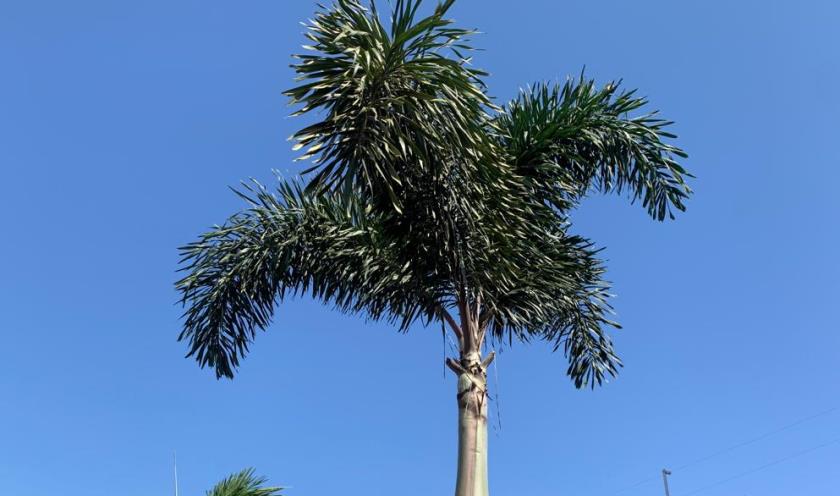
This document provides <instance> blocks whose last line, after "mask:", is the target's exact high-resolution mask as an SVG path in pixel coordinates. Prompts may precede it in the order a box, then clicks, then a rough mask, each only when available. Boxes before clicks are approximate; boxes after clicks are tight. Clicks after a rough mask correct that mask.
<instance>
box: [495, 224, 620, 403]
mask: <svg viewBox="0 0 840 496" xmlns="http://www.w3.org/2000/svg"><path fill="white" fill-rule="evenodd" d="M565 227H566V226H557V225H556V224H555V226H554V227H546V231H544V232H543V234H544V235H543V236H539V237H530V238H529V237H525V238H522V239H520V240H519V241H518V243H519V246H518V247H517V248H516V249H515V250H513V252H511V253H508V254H506V257H507V258H508V259H509V260H508V266H509V267H510V266H514V267H516V268H517V270H514V271H511V272H509V273H508V275H507V276H506V277H496V276H494V277H493V279H492V280H490V281H485V282H484V283H483V285H482V289H483V293H482V294H483V295H484V302H485V303H484V306H485V311H484V313H485V316H484V318H483V320H484V322H482V324H483V325H487V326H488V331H489V332H490V333H491V335H492V337H493V338H494V339H495V340H496V341H497V342H504V341H507V342H508V343H509V342H511V341H512V340H513V339H514V338H515V339H518V340H520V341H523V342H528V341H531V340H533V339H539V340H544V341H548V342H550V343H552V344H553V346H554V350H558V349H561V348H562V349H563V351H564V353H565V355H566V357H567V358H568V359H569V363H570V365H569V368H568V370H567V373H568V375H569V376H570V377H571V378H572V380H573V381H574V383H575V385H576V386H577V387H583V386H592V387H594V386H595V385H600V384H601V383H603V381H604V380H605V379H606V378H607V376H615V375H616V374H617V372H618V368H619V367H620V366H621V362H620V360H619V359H618V357H617V356H616V354H615V352H614V350H613V345H612V341H611V340H610V338H609V336H608V335H607V333H606V329H607V328H609V327H619V326H618V324H616V323H615V322H613V321H612V320H610V319H609V318H608V317H609V315H610V314H611V313H612V309H611V307H610V305H609V303H608V298H609V297H610V294H609V292H608V291H609V284H608V283H607V282H606V281H605V280H604V279H603V276H604V272H605V270H604V268H603V264H602V262H601V261H600V260H599V259H598V258H597V254H598V251H599V250H597V249H595V248H594V247H593V244H592V242H591V241H589V240H587V239H585V238H583V237H580V236H573V235H568V234H567V233H566V232H565ZM510 258H515V260H510ZM488 263H491V264H492V261H488Z"/></svg>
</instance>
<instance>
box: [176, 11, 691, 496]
mask: <svg viewBox="0 0 840 496" xmlns="http://www.w3.org/2000/svg"><path fill="white" fill-rule="evenodd" d="M453 2H454V0H445V1H442V2H440V3H438V4H437V6H436V7H435V8H434V11H433V12H432V13H431V15H429V16H427V17H422V16H420V15H419V14H418V12H419V9H420V4H421V2H420V0H395V1H394V2H393V11H392V13H391V16H390V20H389V21H387V22H386V21H383V20H382V19H381V17H380V15H379V13H378V12H377V10H376V5H375V4H374V3H371V4H370V5H369V6H368V7H366V6H364V5H363V4H362V3H360V2H359V1H357V0H337V1H336V3H335V4H334V5H333V6H332V7H322V9H321V10H320V11H319V12H318V14H317V15H316V16H315V17H314V19H313V20H312V21H311V23H310V24H309V28H308V31H307V33H306V36H307V38H308V39H309V40H310V42H311V44H310V45H309V46H307V47H305V48H307V53H305V54H302V55H299V56H297V60H298V61H297V63H296V65H295V66H294V67H295V70H296V71H297V73H298V75H299V78H298V79H299V81H300V83H301V84H300V85H299V86H297V87H295V88H293V89H291V90H289V91H288V92H287V95H288V96H289V97H290V98H291V100H292V102H293V103H294V104H296V105H298V106H299V110H298V111H297V112H296V114H297V115H301V114H314V115H317V116H318V117H317V118H316V119H315V122H313V123H311V124H310V125H308V126H306V127H305V128H303V129H302V130H300V131H299V132H298V133H297V134H296V135H295V140H296V141H297V143H296V145H295V149H296V150H302V158H304V159H311V160H312V166H311V167H310V168H309V169H307V170H306V171H304V172H303V173H302V175H301V177H300V178H299V179H297V180H294V181H290V182H284V181H281V182H280V185H279V186H278V188H277V189H276V191H271V190H269V189H268V188H266V187H263V186H261V185H259V184H257V183H253V184H247V185H246V186H245V187H244V188H242V189H241V191H239V194H240V195H241V196H242V197H243V198H244V199H245V201H246V202H247V204H248V208H247V209H246V210H245V211H243V212H240V213H238V214H236V215H234V216H232V217H231V218H230V219H229V220H228V221H227V222H226V223H225V224H224V225H221V226H218V227H216V228H215V229H213V230H211V231H210V232H208V233H206V234H204V235H202V236H201V237H200V238H199V239H198V240H197V241H196V242H194V243H191V244H189V245H187V246H185V247H183V248H182V255H183V265H182V270H184V271H185V272H186V275H185V276H184V278H183V279H181V280H180V281H179V282H178V283H177V288H178V289H179V291H180V292H181V293H182V297H183V301H184V304H185V305H186V307H187V310H186V313H185V322H184V329H183V331H182V333H181V335H180V339H182V340H186V341H188V342H189V355H188V356H193V357H195V358H196V360H197V361H198V362H199V364H200V365H201V366H209V367H211V368H213V369H215V372H216V375H217V377H233V375H234V372H235V370H236V369H237V367H238V365H239V363H240V359H241V358H242V357H243V356H244V355H245V354H246V353H247V351H248V348H249V346H250V345H251V343H252V341H253V340H254V338H255V337H256V334H257V331H258V330H260V329H266V328H267V327H268V326H269V324H270V322H271V321H272V318H273V316H274V312H275V308H276V306H277V304H278V303H279V302H282V301H283V300H284V299H285V298H287V297H291V296H295V295H310V296H312V297H314V298H316V299H319V300H321V301H323V302H324V303H327V304H331V305H333V306H334V307H335V308H337V309H339V310H341V311H343V312H347V313H351V314H362V315H365V316H367V317H368V318H370V319H372V320H385V321H387V322H390V323H392V324H394V326H395V327H396V328H397V329H399V330H400V331H407V330H408V329H409V328H411V327H412V326H413V325H414V324H415V323H418V322H419V323H420V324H424V325H426V326H430V325H435V324H439V325H442V326H444V327H446V328H448V330H449V332H451V334H452V336H453V338H454V340H455V341H456V342H457V344H458V348H459V350H458V351H459V353H458V356H457V357H452V358H448V359H447V360H446V363H447V365H448V366H449V368H450V369H452V371H453V372H454V373H455V374H456V375H457V377H458V383H457V403H458V412H459V414H458V425H459V430H458V465H457V466H458V468H457V480H456V496H487V494H488V492H489V491H488V479H487V399H488V395H487V377H486V372H487V368H488V366H489V365H490V363H491V361H492V360H493V356H494V354H493V352H492V351H490V352H488V351H487V350H488V347H490V346H502V345H505V344H507V345H509V344H511V343H513V342H514V341H521V342H529V341H532V340H544V341H548V342H549V343H552V344H553V347H554V349H555V350H563V352H564V353H565V356H566V357H567V358H568V361H569V366H568V369H567V374H568V375H569V377H570V378H571V379H572V380H573V382H574V384H575V385H576V386H577V387H579V388H580V387H585V386H593V387H594V386H595V385H599V384H601V383H603V382H604V381H605V380H606V379H608V378H609V377H610V376H614V375H615V374H616V373H617V370H618V368H619V367H620V361H619V359H618V357H617V356H616V353H615V352H614V350H613V346H612V342H611V340H610V337H609V335H608V333H607V329H608V328H610V327H617V324H616V323H614V322H613V321H612V320H611V319H610V318H609V316H610V314H611V310H610V307H609V304H608V297H609V294H608V284H607V283H606V282H605V280H604V278H603V276H604V267H603V264H602V262H601V260H600V259H599V258H598V251H599V250H598V248H596V247H595V245H594V243H593V242H592V241H590V240H588V239H586V238H584V237H582V236H579V235H575V234H572V233H571V217H570V214H571V212H572V211H573V210H574V209H575V208H576V207H577V206H578V205H579V204H580V203H581V201H582V200H583V199H584V198H585V197H586V196H587V195H588V194H590V193H592V192H603V193H619V194H625V195H626V196H628V197H629V198H630V199H631V200H633V201H638V202H639V203H641V205H642V206H643V207H644V208H645V209H646V210H647V212H648V213H649V214H650V216H651V217H653V218H654V219H657V220H663V219H665V218H668V217H673V213H674V211H676V210H684V208H685V205H684V202H685V200H686V199H687V198H688V196H689V195H690V193H691V190H690V189H689V187H688V185H687V184H686V178H687V177H690V175H689V174H688V173H687V172H686V171H685V170H684V169H683V168H682V166H681V165H679V163H678V162H677V160H678V159H680V158H684V157H685V156H686V155H685V154H684V153H683V152H682V150H680V149H679V148H677V147H676V146H674V145H671V144H669V143H668V142H667V141H668V140H669V139H672V138H674V137H675V136H674V135H673V134H671V133H670V132H669V131H668V130H667V128H668V126H669V125H670V124H671V123H670V122H669V121H667V120H664V119H661V118H660V117H658V115H657V114H656V113H655V112H652V113H649V112H643V111H641V109H642V107H644V106H645V104H646V103H647V102H646V100H645V99H644V98H639V97H637V96H635V94H634V92H633V91H622V90H620V89H619V85H618V84H616V83H609V84H607V85H605V86H602V87H597V86H596V85H595V83H594V82H593V81H591V80H588V79H586V78H585V77H583V76H581V77H580V78H578V79H572V80H569V81H567V82H566V83H565V84H562V85H552V84H537V85H534V86H532V87H530V88H529V89H527V90H525V91H522V92H521V94H520V95H519V96H518V97H517V98H515V99H514V100H513V101H512V102H510V103H509V104H507V105H505V106H503V107H497V106H495V105H494V104H493V103H492V102H491V99H490V98H489V97H488V96H487V91H486V86H485V84H484V82H483V77H484V76H485V73H483V72H481V71H480V70H477V69H475V68H473V67H472V66H471V65H470V64H469V58H468V53H469V51H470V49H471V48H470V46H469V44H468V42H467V38H468V37H469V36H470V35H471V34H472V33H473V31H471V30H466V29H460V28H457V27H455V26H454V25H453V23H452V21H450V20H448V19H447V18H446V15H447V12H448V11H449V10H450V8H451V7H452V4H453Z"/></svg>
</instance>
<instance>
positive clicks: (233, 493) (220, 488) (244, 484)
mask: <svg viewBox="0 0 840 496" xmlns="http://www.w3.org/2000/svg"><path fill="white" fill-rule="evenodd" d="M266 482H267V479H266V478H265V477H259V476H256V475H254V469H252V468H249V469H245V470H243V471H241V472H239V473H236V474H233V475H231V476H229V477H228V478H226V479H224V480H223V481H221V482H219V483H218V484H216V486H215V487H213V489H211V490H209V491H207V496H280V491H281V490H282V489H283V488H281V487H264V486H265V483H266Z"/></svg>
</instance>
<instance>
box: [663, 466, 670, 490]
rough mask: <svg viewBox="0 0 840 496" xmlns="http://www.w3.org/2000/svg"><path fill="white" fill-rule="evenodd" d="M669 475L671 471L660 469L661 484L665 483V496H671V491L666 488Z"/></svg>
mask: <svg viewBox="0 0 840 496" xmlns="http://www.w3.org/2000/svg"><path fill="white" fill-rule="evenodd" d="M669 475H671V471H670V470H668V469H667V468H663V469H662V482H664V483H665V496H671V490H670V489H669V488H668V476H669Z"/></svg>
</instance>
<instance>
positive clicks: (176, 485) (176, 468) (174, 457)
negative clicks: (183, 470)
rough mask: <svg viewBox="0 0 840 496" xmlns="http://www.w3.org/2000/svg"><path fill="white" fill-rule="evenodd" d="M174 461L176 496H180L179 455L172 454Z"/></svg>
mask: <svg viewBox="0 0 840 496" xmlns="http://www.w3.org/2000/svg"><path fill="white" fill-rule="evenodd" d="M172 461H173V462H174V464H175V496H178V453H173V454H172Z"/></svg>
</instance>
